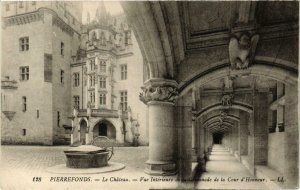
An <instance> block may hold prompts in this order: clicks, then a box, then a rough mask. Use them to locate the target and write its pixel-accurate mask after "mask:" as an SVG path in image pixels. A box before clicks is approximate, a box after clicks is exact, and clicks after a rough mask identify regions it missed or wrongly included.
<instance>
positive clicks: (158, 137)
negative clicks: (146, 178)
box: [140, 78, 178, 175]
mask: <svg viewBox="0 0 300 190" xmlns="http://www.w3.org/2000/svg"><path fill="white" fill-rule="evenodd" d="M177 85H178V84H177V83H176V81H173V80H166V79H161V78H155V79H150V80H148V81H146V82H145V84H144V86H143V87H142V89H143V92H142V93H141V94H140V100H141V101H143V102H144V103H145V104H147V105H148V111H149V160H148V161H147V162H146V165H147V166H146V169H145V172H146V173H148V174H150V175H173V174H175V173H176V172H177V171H176V152H175V149H176V142H177V139H176V132H177V131H176V128H175V123H174V103H175V99H176V98H177V94H178V92H177Z"/></svg>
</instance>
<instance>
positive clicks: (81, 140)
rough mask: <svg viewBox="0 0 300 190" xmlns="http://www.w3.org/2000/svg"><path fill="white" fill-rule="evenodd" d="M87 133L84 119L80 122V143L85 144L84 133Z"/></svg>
mask: <svg viewBox="0 0 300 190" xmlns="http://www.w3.org/2000/svg"><path fill="white" fill-rule="evenodd" d="M86 133H87V123H86V121H85V120H82V121H81V122H80V143H81V144H86V138H85V134H86Z"/></svg>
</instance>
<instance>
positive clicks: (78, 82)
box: [74, 73, 80, 86]
mask: <svg viewBox="0 0 300 190" xmlns="http://www.w3.org/2000/svg"><path fill="white" fill-rule="evenodd" d="M79 77H80V74H79V73H74V86H79V85H80V78H79Z"/></svg>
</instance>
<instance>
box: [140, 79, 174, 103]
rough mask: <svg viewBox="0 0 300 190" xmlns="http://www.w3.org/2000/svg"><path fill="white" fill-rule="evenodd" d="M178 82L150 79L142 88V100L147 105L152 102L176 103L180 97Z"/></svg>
mask: <svg viewBox="0 0 300 190" xmlns="http://www.w3.org/2000/svg"><path fill="white" fill-rule="evenodd" d="M177 86H178V84H177V82H176V81H174V80H167V79H161V78H155V79H150V80H148V81H146V82H145V84H144V86H143V87H142V90H143V92H141V93H140V96H139V97H140V100H141V101H142V102H144V103H145V104H147V103H148V102H150V101H160V102H169V103H175V100H176V98H177V96H178V89H177Z"/></svg>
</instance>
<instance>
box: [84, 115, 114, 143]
mask: <svg viewBox="0 0 300 190" xmlns="http://www.w3.org/2000/svg"><path fill="white" fill-rule="evenodd" d="M89 133H90V134H91V135H92V137H93V138H94V137H96V136H107V137H108V138H110V139H116V134H117V128H116V127H115V125H114V124H113V122H112V121H110V120H109V119H98V120H97V121H96V122H94V124H93V125H92V126H91V128H90V130H89Z"/></svg>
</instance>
